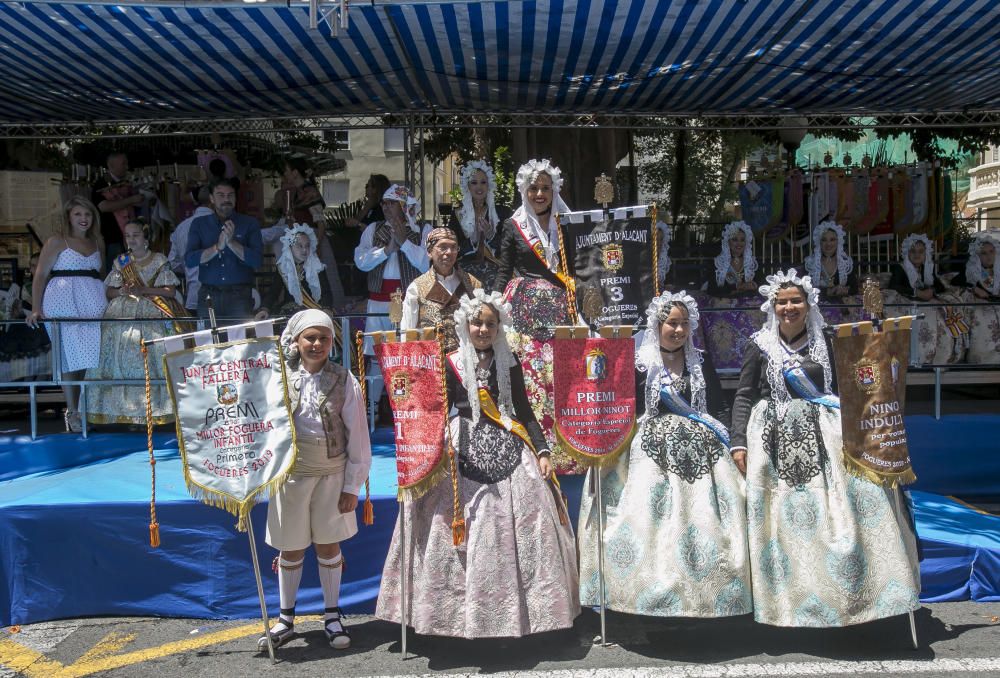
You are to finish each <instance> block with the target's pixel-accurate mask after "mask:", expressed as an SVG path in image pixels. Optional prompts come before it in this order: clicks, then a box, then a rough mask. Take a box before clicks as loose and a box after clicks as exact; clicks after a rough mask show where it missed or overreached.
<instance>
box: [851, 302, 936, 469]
mask: <svg viewBox="0 0 1000 678" xmlns="http://www.w3.org/2000/svg"><path fill="white" fill-rule="evenodd" d="M912 323H913V317H912V316H905V317H901V318H889V319H888V320H885V321H883V322H882V324H881V330H879V329H878V328H876V327H875V326H874V325H873V324H872V323H871V322H862V323H848V324H844V325H837V326H836V327H835V328H834V336H833V352H834V357H835V360H836V365H837V382H838V384H839V385H840V421H841V427H842V429H843V437H844V464H845V466H846V467H847V470H848V472H850V473H852V474H854V475H856V476H860V477H863V478H867V479H868V480H871V481H872V482H875V483H879V484H883V485H890V486H892V487H896V486H897V485H900V484H906V483H912V482H914V481H916V479H917V477H916V475H915V474H914V472H913V468H912V466H911V463H910V453H909V448H908V445H907V439H906V427H905V425H904V423H903V411H904V409H905V406H906V366H907V365H908V364H909V358H910V328H911V326H912Z"/></svg>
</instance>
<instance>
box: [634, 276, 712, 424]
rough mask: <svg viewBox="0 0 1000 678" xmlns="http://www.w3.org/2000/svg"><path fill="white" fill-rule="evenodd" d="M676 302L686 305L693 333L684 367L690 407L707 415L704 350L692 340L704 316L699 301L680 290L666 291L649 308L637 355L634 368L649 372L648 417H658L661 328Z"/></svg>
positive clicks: (691, 332)
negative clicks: (687, 381)
mask: <svg viewBox="0 0 1000 678" xmlns="http://www.w3.org/2000/svg"><path fill="white" fill-rule="evenodd" d="M674 302H680V303H682V304H684V306H685V307H686V308H687V311H688V321H689V322H690V324H691V326H690V330H689V332H688V337H687V340H686V341H685V342H684V364H685V366H686V367H687V371H688V375H689V377H690V380H691V405H692V406H693V407H694V408H695V409H696V410H698V411H699V412H707V404H706V394H705V391H706V387H705V374H704V372H703V371H702V369H701V364H702V361H703V358H702V355H701V351H699V350H698V349H697V348H695V346H694V341H693V337H694V334H695V331H696V330H697V329H698V321H699V319H700V317H701V314H700V313H699V311H698V302H696V301H695V300H694V297H692V296H691V295H690V294H688V293H687V292H686V291H684V290H681V291H680V292H677V293H676V294H671V293H670V292H664V293H663V294H661V295H660V296H658V297H656V298H655V299H653V301H651V302H650V304H649V306H648V307H647V308H646V331H645V332H644V333H643V336H642V344H641V345H640V346H639V350H638V351H637V352H636V354H635V367H636V369H638V370H639V371H640V372H645V373H646V394H645V395H646V415H647V416H648V417H655V416H656V415H657V414H659V407H660V377H661V375H662V373H663V358H662V357H661V356H660V326H661V325H662V324H663V321H664V320H665V319H666V317H667V315H669V314H670V308H671V306H673V304H674Z"/></svg>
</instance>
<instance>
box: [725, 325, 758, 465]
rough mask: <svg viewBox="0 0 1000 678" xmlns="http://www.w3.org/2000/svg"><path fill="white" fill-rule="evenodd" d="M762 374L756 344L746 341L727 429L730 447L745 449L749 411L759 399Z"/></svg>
mask: <svg viewBox="0 0 1000 678" xmlns="http://www.w3.org/2000/svg"><path fill="white" fill-rule="evenodd" d="M762 374H763V356H762V355H761V352H760V348H759V347H758V346H757V344H756V343H754V342H752V341H748V342H747V343H746V346H745V347H744V349H743V369H742V371H741V372H740V383H739V386H738V387H737V388H736V397H735V399H734V400H733V414H732V424H731V425H730V427H729V432H730V435H731V438H730V445H731V446H732V447H746V445H747V424H748V423H749V422H750V410H752V409H753V406H754V405H756V404H757V402H758V401H759V400H760V399H761V389H760V380H761V376H762Z"/></svg>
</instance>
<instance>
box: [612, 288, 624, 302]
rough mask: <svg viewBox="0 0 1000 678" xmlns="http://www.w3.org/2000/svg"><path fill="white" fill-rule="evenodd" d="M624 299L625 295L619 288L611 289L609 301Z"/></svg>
mask: <svg viewBox="0 0 1000 678" xmlns="http://www.w3.org/2000/svg"><path fill="white" fill-rule="evenodd" d="M624 298H625V294H624V293H623V292H622V288H620V287H612V288H611V301H621V300H622V299H624Z"/></svg>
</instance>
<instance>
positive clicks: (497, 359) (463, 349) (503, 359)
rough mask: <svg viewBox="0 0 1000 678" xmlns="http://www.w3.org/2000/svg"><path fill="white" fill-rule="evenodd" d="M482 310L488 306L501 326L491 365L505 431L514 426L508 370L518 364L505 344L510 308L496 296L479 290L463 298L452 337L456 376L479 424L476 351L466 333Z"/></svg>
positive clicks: (470, 336)
mask: <svg viewBox="0 0 1000 678" xmlns="http://www.w3.org/2000/svg"><path fill="white" fill-rule="evenodd" d="M483 306H489V307H491V308H492V309H493V310H494V311H496V313H497V317H498V319H499V321H500V326H499V327H498V328H497V335H496V337H495V338H494V339H493V361H494V364H495V366H496V369H497V386H499V388H500V398H499V402H497V407H498V408H499V409H500V421H501V423H502V424H503V425H504V428H506V429H507V430H508V431H509V430H510V429H511V426H513V425H514V422H513V419H511V412H513V410H514V405H513V401H512V400H511V396H510V370H511V368H512V367H514V365H516V364H517V358H515V357H514V354H513V353H512V352H511V350H510V345H508V344H507V332H506V329H505V328H506V327H508V326H509V325H510V304H508V303H506V302H504V300H503V295H501V294H500V293H499V292H490V293H489V294H487V293H486V292H484V291H483V290H482V289H477V290H475V291H474V292H473V293H472V297H463V298H462V301H461V303H460V305H459V307H458V309H457V310H456V311H455V333H456V334H457V335H458V372H459V377H460V378H461V380H462V385H463V386H465V389H466V390H467V391H468V392H469V406H470V407H471V408H472V421H473V422H474V423H478V422H479V415H480V409H479V384H478V382H477V381H476V365H477V364H478V362H479V361H478V360H477V358H476V347H475V346H473V345H472V335H471V334H470V333H469V321H470V320H472V319H473V318H475V317H476V316H477V315H479V312H480V310H482V308H483Z"/></svg>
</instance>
